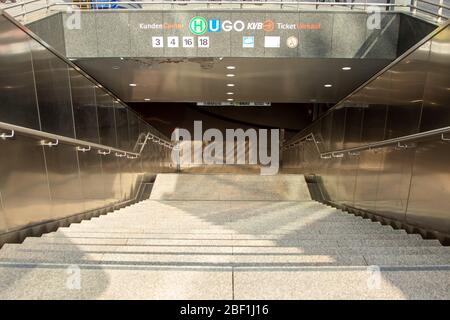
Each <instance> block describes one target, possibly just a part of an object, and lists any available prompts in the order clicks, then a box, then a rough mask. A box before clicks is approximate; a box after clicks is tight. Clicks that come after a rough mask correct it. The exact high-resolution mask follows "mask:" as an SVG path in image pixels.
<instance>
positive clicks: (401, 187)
mask: <svg viewBox="0 0 450 320" xmlns="http://www.w3.org/2000/svg"><path fill="white" fill-rule="evenodd" d="M431 37H432V38H431V39H428V41H427V42H426V43H425V44H422V45H420V46H418V47H417V48H415V49H414V51H412V53H410V54H409V55H408V56H405V57H404V58H403V59H402V60H400V61H399V62H398V63H396V64H395V66H394V67H392V68H391V69H389V70H387V71H385V72H384V73H382V74H381V75H379V76H377V77H376V78H374V80H372V81H371V82H369V83H368V84H366V85H365V86H364V87H363V88H362V89H360V90H359V91H357V92H355V93H354V94H352V96H350V97H349V98H348V99H347V101H345V102H343V103H340V104H338V105H337V106H336V107H334V108H332V109H331V111H330V112H329V113H328V114H327V116H326V117H324V118H322V119H320V120H319V121H317V122H316V123H314V124H313V125H311V126H310V128H308V129H307V130H304V131H303V132H302V133H301V134H302V135H304V136H305V135H306V134H308V133H314V135H316V136H317V137H320V139H322V138H324V140H325V141H324V143H323V144H322V145H323V146H325V147H326V145H327V137H328V135H329V132H330V131H331V133H330V136H331V139H332V142H331V146H332V147H331V148H322V152H332V151H337V150H334V149H339V147H340V145H339V144H336V142H339V138H338V137H340V136H341V129H340V128H339V127H337V123H340V121H338V122H335V121H333V122H332V123H330V121H329V118H330V117H331V116H332V115H334V116H336V118H335V119H337V117H339V116H337V115H338V114H339V112H342V111H341V110H342V109H343V108H346V109H347V115H346V121H345V130H344V132H345V134H344V141H343V148H344V149H347V148H352V147H357V146H360V145H361V146H366V147H367V149H364V150H363V151H360V152H359V154H358V153H353V152H352V153H353V155H350V154H349V153H348V152H347V153H346V154H344V157H343V158H341V160H338V159H321V158H320V157H319V156H318V153H317V151H316V152H315V153H314V144H313V143H311V142H306V143H305V149H304V150H305V152H304V159H303V163H302V165H303V167H304V168H305V169H304V170H303V172H304V173H308V174H309V173H313V174H316V175H318V176H320V177H321V178H322V179H321V180H322V181H323V188H324V193H325V194H328V195H329V197H330V200H331V201H333V202H335V203H337V204H339V205H349V206H352V207H355V208H358V209H362V210H367V211H368V212H370V213H374V214H375V215H376V216H381V217H385V218H388V219H393V220H395V221H397V222H400V223H402V224H403V223H406V224H407V225H409V226H413V227H417V228H419V229H421V230H427V231H432V232H434V234H436V235H437V232H440V233H441V234H440V235H439V238H441V239H447V240H448V239H450V214H449V212H450V201H449V200H448V199H449V198H450V165H449V163H450V142H448V141H446V140H447V139H450V133H444V134H443V135H440V134H433V135H428V136H427V138H423V137H422V138H420V139H419V138H414V139H412V137H407V138H409V139H407V140H405V141H407V142H405V141H401V143H400V144H395V143H389V142H385V143H386V146H383V147H378V148H375V149H373V148H374V147H373V146H370V147H371V148H369V146H368V145H367V144H369V143H372V142H379V141H382V140H384V139H390V138H393V137H401V136H408V135H410V134H413V133H416V132H418V131H428V130H432V129H437V128H442V129H446V127H447V126H449V125H450V99H449V88H450V59H449V56H450V50H449V48H450V26H449V25H448V24H446V25H445V26H444V27H442V28H441V29H440V30H439V31H438V32H437V33H434V34H432V35H431ZM361 120H362V121H361ZM318 125H320V126H322V127H321V130H317V126H318ZM324 126H330V127H331V128H324ZM335 130H336V131H335ZM318 131H320V133H318ZM428 134H430V133H428ZM411 139H412V140H411ZM288 143H289V142H288ZM347 151H352V150H347ZM353 151H354V150H353ZM338 161H340V163H339V162H338ZM290 163H294V164H295V161H292V160H291V161H290ZM335 164H338V165H335ZM336 176H338V178H337V190H336V179H335V177H336ZM355 177H356V178H355ZM403 225H404V224H403ZM443 234H445V235H446V236H443Z"/></svg>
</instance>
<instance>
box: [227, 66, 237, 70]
mask: <svg viewBox="0 0 450 320" xmlns="http://www.w3.org/2000/svg"><path fill="white" fill-rule="evenodd" d="M227 69H228V70H234V69H236V67H235V66H227Z"/></svg>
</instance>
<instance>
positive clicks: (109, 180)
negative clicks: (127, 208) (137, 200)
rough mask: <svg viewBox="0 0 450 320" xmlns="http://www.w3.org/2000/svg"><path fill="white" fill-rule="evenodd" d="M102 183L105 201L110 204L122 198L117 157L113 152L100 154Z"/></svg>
mask: <svg viewBox="0 0 450 320" xmlns="http://www.w3.org/2000/svg"><path fill="white" fill-rule="evenodd" d="M102 169H103V180H102V181H99V182H98V183H99V184H101V183H103V186H104V188H103V189H104V194H105V202H106V203H107V204H108V205H110V204H113V203H116V202H119V201H120V200H122V194H121V192H122V191H121V188H122V186H121V180H120V168H119V163H118V158H117V157H116V156H115V155H114V154H110V155H105V156H102Z"/></svg>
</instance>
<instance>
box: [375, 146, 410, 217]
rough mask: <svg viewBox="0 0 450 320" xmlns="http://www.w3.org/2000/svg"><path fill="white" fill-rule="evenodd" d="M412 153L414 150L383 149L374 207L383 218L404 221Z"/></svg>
mask: <svg viewBox="0 0 450 320" xmlns="http://www.w3.org/2000/svg"><path fill="white" fill-rule="evenodd" d="M414 152H415V151H414V148H410V149H397V148H385V149H384V152H383V155H384V158H383V162H382V164H381V168H380V174H379V178H378V188H377V199H376V205H375V210H376V211H377V212H380V213H382V214H383V215H384V216H387V217H390V218H394V219H396V220H399V221H404V220H405V214H406V207H407V204H408V196H409V185H410V182H411V170H412V163H413V161H414Z"/></svg>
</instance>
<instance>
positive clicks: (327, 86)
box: [323, 83, 333, 88]
mask: <svg viewBox="0 0 450 320" xmlns="http://www.w3.org/2000/svg"><path fill="white" fill-rule="evenodd" d="M323 86H324V87H325V88H331V87H332V86H333V85H332V84H329V83H327V84H324V85H323Z"/></svg>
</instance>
